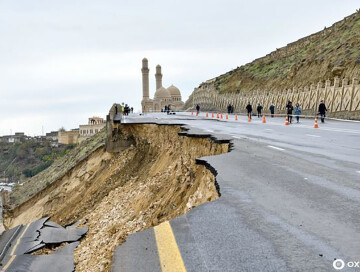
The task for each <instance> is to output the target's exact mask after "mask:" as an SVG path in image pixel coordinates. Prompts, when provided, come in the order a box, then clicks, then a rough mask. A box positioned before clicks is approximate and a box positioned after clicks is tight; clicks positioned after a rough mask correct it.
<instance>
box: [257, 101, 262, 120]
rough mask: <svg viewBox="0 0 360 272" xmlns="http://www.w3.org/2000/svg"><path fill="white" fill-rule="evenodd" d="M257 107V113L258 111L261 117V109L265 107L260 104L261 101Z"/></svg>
mask: <svg viewBox="0 0 360 272" xmlns="http://www.w3.org/2000/svg"><path fill="white" fill-rule="evenodd" d="M256 109H257V113H258V118H260V117H261V111H262V109H263V107H262V106H261V105H260V103H259V104H258V106H257V108H256Z"/></svg>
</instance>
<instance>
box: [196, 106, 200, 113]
mask: <svg viewBox="0 0 360 272" xmlns="http://www.w3.org/2000/svg"><path fill="white" fill-rule="evenodd" d="M199 112H200V106H199V104H197V105H196V113H197V114H199Z"/></svg>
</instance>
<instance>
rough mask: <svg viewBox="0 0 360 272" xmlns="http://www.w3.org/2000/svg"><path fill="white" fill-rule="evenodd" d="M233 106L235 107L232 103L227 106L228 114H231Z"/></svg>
mask: <svg viewBox="0 0 360 272" xmlns="http://www.w3.org/2000/svg"><path fill="white" fill-rule="evenodd" d="M232 108H233V107H232V106H231V104H229V105H228V106H227V111H228V114H231V112H232Z"/></svg>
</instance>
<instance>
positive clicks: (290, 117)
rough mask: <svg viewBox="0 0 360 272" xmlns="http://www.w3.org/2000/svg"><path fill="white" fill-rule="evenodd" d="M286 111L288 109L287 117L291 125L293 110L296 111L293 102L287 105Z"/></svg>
mask: <svg viewBox="0 0 360 272" xmlns="http://www.w3.org/2000/svg"><path fill="white" fill-rule="evenodd" d="M286 109H287V117H288V120H289V123H290V124H291V122H292V114H293V110H294V106H293V105H292V102H291V101H288V103H287V105H286Z"/></svg>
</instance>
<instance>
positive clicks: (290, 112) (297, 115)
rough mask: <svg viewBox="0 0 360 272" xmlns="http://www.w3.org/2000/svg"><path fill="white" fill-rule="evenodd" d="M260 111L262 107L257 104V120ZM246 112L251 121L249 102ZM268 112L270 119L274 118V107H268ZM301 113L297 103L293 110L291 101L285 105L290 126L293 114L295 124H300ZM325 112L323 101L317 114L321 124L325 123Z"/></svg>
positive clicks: (251, 109)
mask: <svg viewBox="0 0 360 272" xmlns="http://www.w3.org/2000/svg"><path fill="white" fill-rule="evenodd" d="M262 109H263V106H261V104H260V103H259V104H258V106H257V108H256V110H257V116H258V118H260V117H261V116H262V115H261V113H262ZM246 110H247V113H248V116H249V118H250V119H251V116H252V111H253V108H252V106H251V104H250V102H249V103H248V105H247V106H246ZM269 110H270V114H271V117H274V114H275V106H274V105H273V104H271V106H270V107H269ZM301 112H302V109H301V107H300V104H299V103H297V104H296V105H295V108H294V106H293V104H292V102H291V101H288V103H287V104H286V114H287V117H288V120H289V123H290V124H291V123H292V118H293V113H294V115H295V118H296V122H297V123H299V122H300V116H301ZM326 112H327V108H326V106H325V103H324V101H323V100H321V102H320V104H319V108H318V114H319V115H320V116H321V122H322V123H324V122H325V116H326Z"/></svg>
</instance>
